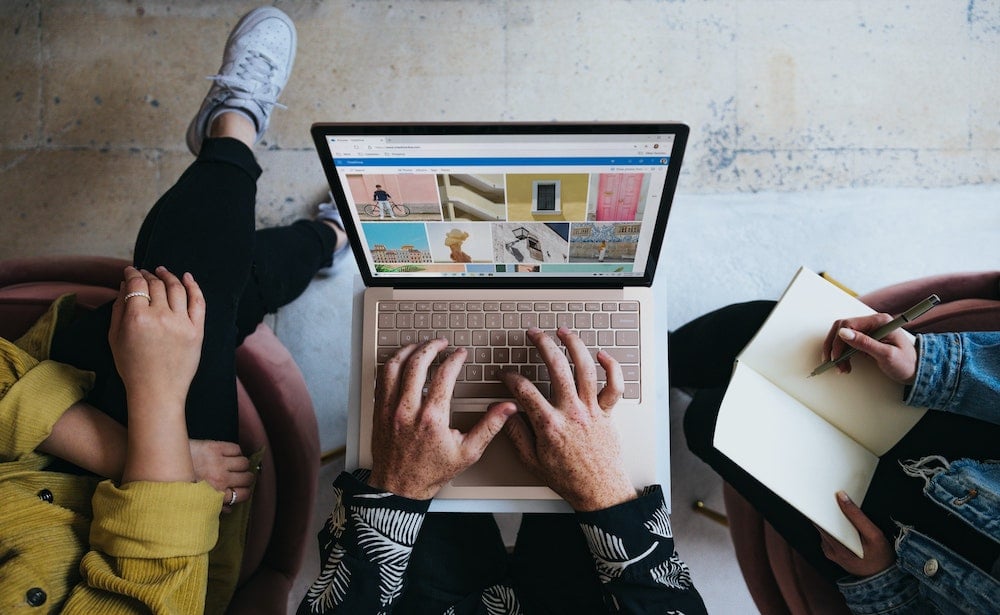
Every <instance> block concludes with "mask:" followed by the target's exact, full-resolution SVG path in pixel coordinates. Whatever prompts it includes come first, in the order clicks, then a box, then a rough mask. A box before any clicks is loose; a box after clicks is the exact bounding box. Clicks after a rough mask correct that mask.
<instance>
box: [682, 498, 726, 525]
mask: <svg viewBox="0 0 1000 615" xmlns="http://www.w3.org/2000/svg"><path fill="white" fill-rule="evenodd" d="M691 509H692V510H694V511H695V512H696V513H698V514H699V515H704V516H706V517H708V518H709V519H711V520H712V521H715V522H716V523H718V524H719V525H722V526H724V527H729V519H728V518H727V517H726V515H724V514H722V513H720V512H719V511H717V510H712V509H711V508H709V507H708V506H707V505H706V504H705V502H703V501H702V500H695V501H694V503H693V504H692V505H691Z"/></svg>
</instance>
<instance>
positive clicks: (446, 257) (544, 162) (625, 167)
mask: <svg viewBox="0 0 1000 615" xmlns="http://www.w3.org/2000/svg"><path fill="white" fill-rule="evenodd" d="M312 136H313V140H314V142H315V145H316V149H317V152H318V153H319V157H320V160H321V162H322V165H323V169H324V171H325V173H326V176H327V179H328V180H329V183H330V190H331V192H332V194H333V197H334V201H335V203H336V204H337V207H338V209H339V211H340V213H341V215H342V217H343V221H344V226H345V229H346V231H347V234H348V236H349V238H350V242H351V248H352V250H353V253H354V256H355V258H356V259H357V263H358V268H359V271H360V274H361V276H360V277H361V280H362V281H363V283H364V287H365V288H364V292H363V305H361V306H360V307H359V308H358V310H357V311H356V312H357V316H359V317H360V321H361V322H360V355H358V354H357V353H356V354H355V359H356V360H357V361H359V363H358V365H357V366H356V374H357V377H358V381H357V382H356V383H355V384H354V386H356V387H357V388H356V390H354V391H353V393H352V394H353V395H354V397H355V399H354V400H353V401H354V402H356V403H352V404H351V408H350V410H349V416H348V430H349V433H348V441H347V466H348V469H352V468H354V467H371V430H372V416H373V409H374V399H375V386H376V379H377V376H378V371H379V368H380V365H381V364H382V363H384V362H385V361H386V360H387V359H388V358H389V357H391V356H392V354H393V353H394V352H395V351H396V350H397V349H398V348H400V347H401V346H404V345H406V344H409V343H418V342H421V341H424V340H427V339H432V338H437V337H445V338H447V339H448V340H449V341H450V345H451V347H457V346H464V347H466V348H467V350H468V359H467V360H466V363H465V365H464V368H463V371H462V374H461V375H460V377H459V381H458V382H457V383H456V387H455V397H454V398H453V400H452V415H451V423H452V426H453V427H455V428H457V429H460V430H463V431H465V430H467V429H468V427H469V426H471V425H473V424H474V423H475V421H477V420H478V419H479V417H480V416H482V413H483V412H484V411H485V409H486V407H487V406H488V405H489V403H491V402H492V401H495V400H497V399H510V397H511V396H510V393H509V392H508V391H507V389H506V387H504V386H503V384H502V383H500V382H499V380H498V379H497V372H498V371H499V370H502V369H509V368H511V367H515V368H516V369H518V370H520V371H521V373H523V374H525V375H526V376H527V377H529V378H531V379H532V381H534V382H536V383H537V385H538V387H539V388H540V389H541V390H542V392H543V393H547V392H548V386H549V384H548V381H547V380H548V370H547V369H546V367H545V365H544V363H543V362H542V361H541V359H540V356H539V355H538V352H537V350H536V349H535V348H534V347H533V346H532V345H531V344H530V342H528V341H527V340H526V337H525V331H526V330H527V329H528V328H530V327H538V328H540V329H542V330H544V331H546V332H548V333H550V334H551V335H553V336H554V335H555V331H556V329H558V328H559V327H562V326H567V327H569V328H570V329H572V330H574V331H576V332H578V334H579V335H580V336H581V337H582V338H583V340H584V342H585V343H586V344H587V345H588V347H589V348H591V349H592V354H594V355H596V353H597V351H598V350H599V349H604V350H606V351H608V352H609V353H611V354H612V355H614V356H615V357H616V358H617V359H618V360H619V362H620V363H621V364H622V368H623V372H624V375H625V381H626V382H625V395H624V398H623V399H622V400H621V401H620V402H619V403H618V405H617V406H616V408H615V410H614V412H613V416H614V417H615V422H616V424H617V427H618V429H619V433H620V436H621V440H622V454H623V457H624V462H625V465H626V468H627V470H628V472H629V475H630V476H631V478H632V480H633V482H634V484H635V485H636V486H645V485H648V484H653V483H659V484H663V485H664V486H665V487H668V486H669V485H668V482H669V440H668V438H669V435H668V434H669V427H668V421H669V417H668V410H667V402H666V397H667V390H666V374H667V370H666V330H667V329H666V326H665V323H664V322H663V321H662V320H661V319H663V318H664V317H665V316H664V314H663V311H664V309H665V307H664V306H663V305H659V306H657V305H653V303H652V297H653V293H652V291H651V285H652V283H653V276H654V272H655V269H656V264H657V260H658V257H659V253H660V247H661V244H662V241H663V237H664V232H665V229H666V224H667V218H668V214H669V213H670V207H671V202H672V200H673V196H674V191H675V188H676V185H677V178H678V174H679V172H680V166H681V161H682V159H683V155H684V148H685V145H686V142H687V136H688V127H687V126H685V125H684V124H679V123H537V124H533V123H497V124H486V123H467V124H463V123H427V124H413V123H408V124H391V123H389V124H384V123H383V124H344V123H318V124H314V125H313V126H312ZM355 326H356V327H357V326H358V325H357V322H356V324H355ZM432 369H433V368H432ZM598 372H599V378H603V373H602V372H603V370H601V369H600V366H598ZM432 510H449V511H465V510H477V511H494V512H534V511H564V510H568V506H567V505H566V504H565V502H563V501H562V500H561V499H560V498H559V496H558V495H556V494H555V493H554V492H553V491H552V490H550V489H549V488H548V487H546V486H545V485H544V484H543V483H541V482H540V481H539V480H538V479H537V478H536V477H534V476H533V475H532V474H531V473H530V472H529V471H528V470H527V468H525V467H524V466H523V465H522V464H521V462H520V460H519V459H518V458H517V455H516V452H515V451H514V449H513V445H512V444H511V443H510V442H509V440H507V438H506V436H505V435H504V434H503V433H501V434H499V435H498V436H497V437H496V438H495V439H494V441H493V442H492V443H491V444H490V446H489V447H488V448H487V450H486V452H485V453H484V454H483V457H482V458H481V459H480V461H479V462H477V463H476V464H475V465H474V466H472V467H470V468H469V469H468V470H466V471H465V472H464V473H463V474H461V475H459V476H457V477H456V478H455V479H454V480H453V481H452V482H451V483H450V484H448V485H447V486H445V487H444V488H443V489H442V490H441V491H440V493H439V494H438V496H437V497H436V498H435V501H434V503H433V504H432Z"/></svg>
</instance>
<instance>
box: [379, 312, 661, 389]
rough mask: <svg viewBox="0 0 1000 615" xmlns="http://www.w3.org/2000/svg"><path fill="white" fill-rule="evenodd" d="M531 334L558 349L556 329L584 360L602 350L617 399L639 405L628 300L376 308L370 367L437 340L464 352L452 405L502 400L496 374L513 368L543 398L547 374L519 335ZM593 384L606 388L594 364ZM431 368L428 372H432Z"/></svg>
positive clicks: (635, 328) (635, 326)
mask: <svg viewBox="0 0 1000 615" xmlns="http://www.w3.org/2000/svg"><path fill="white" fill-rule="evenodd" d="M532 327H538V328H539V329H542V330H543V331H545V332H546V333H547V334H548V335H549V336H551V337H552V339H554V340H555V341H556V343H557V344H559V345H560V347H561V348H563V352H564V353H565V352H566V349H565V347H563V346H562V343H561V342H560V341H559V338H558V337H556V330H557V329H558V328H559V327H567V328H569V329H572V330H573V331H575V332H576V333H577V334H578V335H579V336H580V339H582V340H583V343H584V344H586V346H587V348H588V349H589V350H590V354H591V357H592V358H593V357H595V356H596V355H597V352H598V350H604V351H606V352H607V353H608V354H610V355H611V356H613V357H614V358H615V359H617V360H618V362H619V363H620V364H621V367H622V373H623V375H624V377H625V378H624V379H625V391H624V398H625V399H639V395H640V382H639V373H640V371H641V370H640V369H639V303H638V302H636V301H593V302H591V301H585V302H584V301H581V302H576V301H530V302H528V301H379V302H378V332H377V336H378V350H377V361H378V364H379V367H381V366H382V364H383V363H385V362H386V361H387V360H388V359H389V358H390V357H392V355H393V354H395V352H396V351H397V350H399V348H400V347H402V346H406V345H407V344H414V343H420V342H425V341H427V340H431V339H435V338H445V339H447V340H448V342H449V348H448V350H446V351H445V352H444V353H442V355H443V356H440V357H438V359H437V361H436V362H435V366H436V365H437V364H438V363H440V361H441V360H443V358H444V357H445V356H447V354H448V353H449V352H453V351H454V348H455V347H464V348H465V349H466V350H467V351H468V357H467V358H466V361H465V365H464V366H463V368H462V371H461V372H460V374H459V376H458V381H457V382H456V383H455V393H454V397H457V398H470V397H471V398H478V397H486V398H509V397H510V396H511V394H510V391H509V390H508V389H507V387H506V386H504V384H503V383H502V382H501V381H500V380H499V377H498V376H499V373H500V372H501V371H502V370H504V369H510V368H513V369H517V370H518V371H519V372H520V373H521V374H523V375H524V376H525V377H527V378H528V379H530V380H531V381H532V382H534V383H535V384H536V386H538V388H539V390H540V391H541V392H542V394H543V395H545V396H546V397H548V396H549V392H550V378H549V372H548V368H547V367H546V366H545V362H544V361H542V357H541V355H540V353H539V352H538V350H537V349H536V348H535V347H534V345H533V344H532V343H531V342H530V341H529V340H528V338H527V335H526V331H527V330H528V329H530V328H532ZM594 363H595V366H596V367H597V379H598V380H599V381H600V382H601V383H602V384H601V386H603V383H604V382H605V381H606V375H605V372H604V369H603V368H602V367H601V366H600V364H598V363H597V361H596V359H595V360H594ZM432 369H434V368H432Z"/></svg>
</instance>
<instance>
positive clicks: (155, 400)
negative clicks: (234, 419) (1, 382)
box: [38, 267, 254, 510]
mask: <svg viewBox="0 0 1000 615" xmlns="http://www.w3.org/2000/svg"><path fill="white" fill-rule="evenodd" d="M161 277H162V278H163V279H160V278H161ZM143 285H145V287H148V288H149V290H150V292H151V294H152V292H156V293H158V295H159V293H160V292H161V289H162V296H163V302H164V303H163V304H162V305H163V306H164V307H165V308H166V307H167V306H170V307H169V309H170V310H171V312H170V314H167V313H166V312H165V311H157V312H155V314H156V315H155V316H154V317H153V318H154V320H151V318H150V316H149V315H148V314H142V315H141V317H137V316H136V312H135V310H136V309H138V308H141V307H142V305H141V304H138V305H137V304H136V303H135V301H136V300H138V301H140V302H142V301H143V299H142V298H141V297H136V298H133V299H132V300H131V301H132V310H131V311H130V310H129V309H128V304H127V303H123V302H121V301H120V300H119V301H116V302H115V305H114V309H113V311H112V328H111V331H109V341H111V343H112V347H113V348H114V349H115V360H116V365H118V366H119V368H118V369H119V372H120V375H121V376H122V379H123V381H124V380H125V377H126V374H128V377H129V378H130V379H131V380H132V383H131V389H130V388H129V386H128V384H129V383H128V382H127V381H126V390H127V394H128V399H127V403H128V407H129V424H130V426H133V427H134V426H135V425H136V423H135V422H134V421H135V418H133V416H132V414H133V413H132V409H133V408H135V409H136V411H137V412H139V411H141V409H142V408H146V407H149V408H153V409H156V408H162V409H170V412H168V413H167V414H168V416H171V417H173V415H174V414H176V412H177V409H178V408H180V409H181V410H183V408H184V399H183V398H180V399H178V397H179V396H180V395H181V393H179V392H177V391H183V394H184V395H186V392H187V385H186V384H183V379H184V378H186V377H187V373H188V372H189V371H190V369H186V370H185V371H178V372H175V373H174V374H173V375H172V378H171V381H170V382H164V383H158V382H157V374H158V373H160V372H161V371H163V372H164V373H169V372H170V371H171V370H174V369H175V368H176V367H177V366H179V363H178V361H177V360H172V359H170V358H169V357H168V356H166V355H165V354H164V353H161V349H165V348H167V347H168V346H165V343H166V342H165V340H177V341H178V342H179V343H181V344H184V345H186V346H193V347H200V345H201V334H200V333H199V334H198V336H197V338H195V337H194V335H193V333H192V328H197V329H199V331H200V330H201V329H202V328H203V326H204V298H203V297H202V295H201V291H200V289H199V288H198V286H197V284H195V283H194V280H193V279H192V278H191V276H190V275H189V274H187V275H185V276H184V277H183V279H178V278H176V276H173V274H171V273H170V272H168V271H167V270H166V269H163V268H160V269H159V270H158V271H157V275H154V274H151V273H143V272H139V271H137V270H135V269H134V268H131V267H129V268H127V269H126V274H125V281H124V282H123V284H122V288H123V291H122V292H123V294H124V293H128V292H131V291H130V290H129V289H134V288H136V287H139V286H143ZM182 293H183V295H184V296H183V297H182ZM185 302H190V303H191V306H192V307H191V309H190V310H188V308H187V307H184V310H183V311H182V310H181V308H182V306H186V303H185ZM158 305H160V304H158ZM151 306H152V303H150V304H149V305H148V306H146V307H151ZM199 306H200V307H199ZM184 313H186V314H187V315H188V316H187V317H188V323H187V324H188V329H187V330H185V329H184V328H183V327H181V326H180V325H178V324H177V321H178V320H179V318H180V317H182V316H183V314H184ZM171 319H173V320H171ZM196 319H197V320H196ZM136 344H142V345H143V346H142V347H138V348H136V347H134V346H135V345H136ZM143 352H144V353H146V354H147V355H148V356H140V353H143ZM168 361H169V362H168ZM132 366H140V367H138V368H137V367H132ZM164 368H165V369H164ZM196 368H197V360H196V361H195V369H196ZM123 370H124V371H123ZM190 373H191V374H192V376H193V373H194V372H193V371H190ZM182 384H183V386H181V385H182ZM170 389H173V391H174V392H170V391H169V390H170ZM181 416H182V417H183V412H182V413H181ZM174 418H176V417H174ZM142 424H143V423H142V421H141V420H140V421H139V425H140V426H141V425H142ZM173 427H175V428H176V425H173ZM185 434H186V428H185ZM139 436H140V434H138V433H132V431H131V430H126V428H125V427H124V426H122V425H121V424H120V423H118V422H117V421H115V420H114V419H112V418H111V417H109V416H108V415H106V414H105V413H103V412H101V411H100V410H99V409H97V408H95V407H94V406H92V405H90V404H88V403H86V402H83V401H81V402H78V403H76V404H74V405H73V406H71V407H70V408H69V409H67V410H66V411H65V412H64V413H63V415H62V416H61V417H60V419H59V420H58V421H56V423H55V424H54V425H53V428H52V431H51V433H50V434H49V436H48V437H47V438H46V439H45V440H44V441H43V442H42V443H41V444H40V445H39V446H38V450H39V452H42V453H46V454H49V455H53V456H55V457H59V458H60V459H63V460H65V461H69V462H70V463H73V464H75V465H77V466H79V467H81V468H83V469H85V470H88V471H90V472H92V473H94V474H96V475H98V476H101V477H103V478H110V479H112V480H115V481H120V480H122V479H123V477H125V476H126V474H125V468H126V462H127V459H128V455H127V451H128V450H129V449H130V448H132V449H134V448H135V447H134V446H132V445H131V440H130V438H133V439H134V438H137V437H139ZM185 440H186V442H187V450H186V451H185V452H184V455H183V456H184V457H187V458H190V460H191V463H192V466H193V470H194V477H195V478H197V479H199V480H204V481H206V482H208V483H209V484H210V485H212V486H213V487H214V488H215V489H216V490H217V491H220V492H226V491H228V489H230V488H235V489H238V490H240V491H243V490H246V491H249V489H250V488H251V487H252V485H253V480H254V475H253V472H252V471H251V468H250V461H249V460H248V459H247V458H246V457H245V456H244V455H243V453H242V451H241V450H240V447H239V445H237V444H235V443H232V442H220V441H214V440H188V439H187V437H186V435H185ZM172 457H173V455H171V458H172ZM246 499H247V498H246V497H241V498H240V501H246ZM228 508H229V507H228V506H226V507H225V509H227V510H228Z"/></svg>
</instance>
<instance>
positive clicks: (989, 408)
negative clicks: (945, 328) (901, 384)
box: [906, 332, 1000, 424]
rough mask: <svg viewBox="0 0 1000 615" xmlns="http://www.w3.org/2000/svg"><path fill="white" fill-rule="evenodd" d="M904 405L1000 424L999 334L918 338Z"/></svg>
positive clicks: (986, 333)
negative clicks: (913, 376) (913, 371)
mask: <svg viewBox="0 0 1000 615" xmlns="http://www.w3.org/2000/svg"><path fill="white" fill-rule="evenodd" d="M918 340H919V358H918V362H917V374H916V379H915V382H914V383H913V385H912V387H910V388H909V389H908V390H907V396H906V403H908V404H910V405H913V406H922V407H930V408H935V409H938V410H946V411H948V412H954V413H956V414H963V415H966V416H972V417H974V418H978V419H982V420H984V421H989V422H991V423H997V424H1000V410H998V408H1000V332H978V333H941V334H924V335H921V336H919V338H918Z"/></svg>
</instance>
